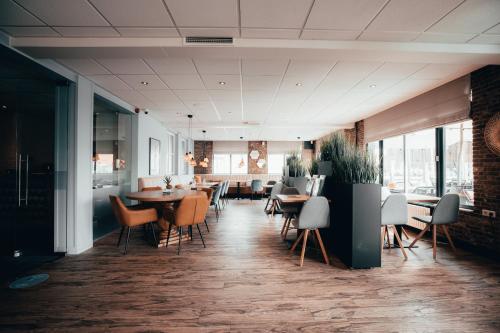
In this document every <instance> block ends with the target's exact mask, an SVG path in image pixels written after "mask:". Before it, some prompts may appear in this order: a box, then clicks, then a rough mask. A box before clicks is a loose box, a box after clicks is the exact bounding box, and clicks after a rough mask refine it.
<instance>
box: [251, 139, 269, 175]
mask: <svg viewBox="0 0 500 333" xmlns="http://www.w3.org/2000/svg"><path fill="white" fill-rule="evenodd" d="M252 150H257V151H258V152H259V158H258V159H256V160H253V159H252V158H251V157H250V153H251V152H252ZM261 158H262V159H264V160H266V164H265V165H264V167H262V168H259V167H258V166H257V162H258V161H259V159H261ZM267 162H268V160H267V142H266V141H248V173H249V174H267Z"/></svg>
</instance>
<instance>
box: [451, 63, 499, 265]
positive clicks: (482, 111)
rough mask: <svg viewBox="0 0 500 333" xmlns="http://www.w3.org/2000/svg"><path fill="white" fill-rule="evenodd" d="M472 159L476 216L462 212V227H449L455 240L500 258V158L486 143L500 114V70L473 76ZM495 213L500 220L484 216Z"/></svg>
mask: <svg viewBox="0 0 500 333" xmlns="http://www.w3.org/2000/svg"><path fill="white" fill-rule="evenodd" d="M471 88H472V94H473V101H472V102H471V118H472V126H473V128H472V133H473V139H472V141H473V142H472V155H473V160H472V163H473V175H474V213H466V212H461V213H460V216H459V223H456V224H454V225H452V226H450V233H451V234H452V237H454V238H455V239H458V240H460V241H461V242H463V243H465V244H467V245H470V246H473V247H474V248H478V249H481V250H483V251H487V253H489V254H490V255H495V254H496V255H497V256H498V255H500V223H499V216H498V214H499V213H500V171H499V170H500V157H499V156H496V155H495V154H493V153H492V152H491V151H490V150H489V149H488V147H487V146H486V143H485V141H484V129H485V126H486V123H487V122H488V120H489V119H490V118H491V117H492V116H493V115H494V114H495V113H498V112H500V66H486V67H483V68H481V69H479V70H477V71H474V72H472V73H471ZM482 209H488V210H494V211H496V213H497V218H496V219H494V220H492V219H489V218H486V217H483V216H481V210H482Z"/></svg>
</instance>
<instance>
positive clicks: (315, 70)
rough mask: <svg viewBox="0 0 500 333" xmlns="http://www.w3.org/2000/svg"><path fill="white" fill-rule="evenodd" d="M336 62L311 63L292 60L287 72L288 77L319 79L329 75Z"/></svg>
mask: <svg viewBox="0 0 500 333" xmlns="http://www.w3.org/2000/svg"><path fill="white" fill-rule="evenodd" d="M334 64H335V61H321V60H318V61H310V60H295V59H292V60H291V61H290V64H289V65H288V69H287V70H286V75H293V76H299V77H303V78H308V77H311V78H312V77H318V76H324V75H326V74H328V72H329V71H330V69H332V67H333V65H334Z"/></svg>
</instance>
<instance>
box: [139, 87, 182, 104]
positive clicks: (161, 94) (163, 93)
mask: <svg viewBox="0 0 500 333" xmlns="http://www.w3.org/2000/svg"><path fill="white" fill-rule="evenodd" d="M141 94H142V95H143V96H144V97H146V98H147V99H149V100H151V101H153V102H155V103H171V102H172V103H180V100H179V98H178V97H177V96H175V95H174V93H173V92H172V91H170V90H168V89H164V90H144V91H141Z"/></svg>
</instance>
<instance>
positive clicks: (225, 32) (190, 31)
mask: <svg viewBox="0 0 500 333" xmlns="http://www.w3.org/2000/svg"><path fill="white" fill-rule="evenodd" d="M179 32H180V33H181V36H182V37H214V36H215V37H239V36H240V29H238V28H179Z"/></svg>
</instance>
